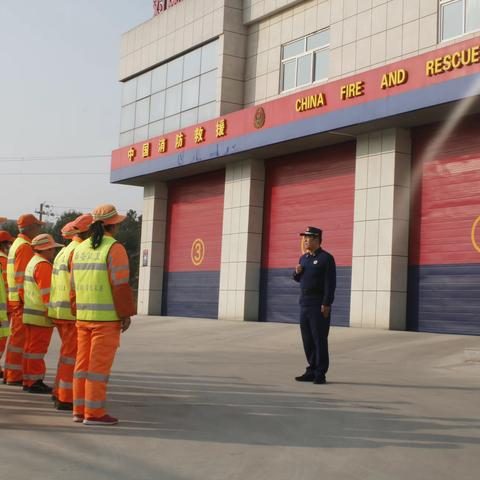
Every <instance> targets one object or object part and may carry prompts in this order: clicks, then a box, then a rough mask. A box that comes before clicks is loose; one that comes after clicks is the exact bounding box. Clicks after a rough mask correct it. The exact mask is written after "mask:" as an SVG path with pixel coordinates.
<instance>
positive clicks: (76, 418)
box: [73, 414, 85, 423]
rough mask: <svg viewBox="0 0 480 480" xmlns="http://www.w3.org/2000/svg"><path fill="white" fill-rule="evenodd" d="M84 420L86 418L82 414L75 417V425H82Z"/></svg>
mask: <svg viewBox="0 0 480 480" xmlns="http://www.w3.org/2000/svg"><path fill="white" fill-rule="evenodd" d="M84 418H85V417H84V416H83V415H81V414H76V415H73V421H74V422H75V423H82V422H83V419H84Z"/></svg>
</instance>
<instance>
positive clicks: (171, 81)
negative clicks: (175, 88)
mask: <svg viewBox="0 0 480 480" xmlns="http://www.w3.org/2000/svg"><path fill="white" fill-rule="evenodd" d="M182 75H183V57H180V58H176V59H175V60H172V61H171V62H169V63H168V64H167V87H171V86H172V85H176V84H177V83H180V82H181V81H182Z"/></svg>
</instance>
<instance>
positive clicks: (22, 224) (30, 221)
mask: <svg viewBox="0 0 480 480" xmlns="http://www.w3.org/2000/svg"><path fill="white" fill-rule="evenodd" d="M35 224H37V225H45V222H42V221H41V220H39V219H38V218H37V217H36V216H35V215H32V214H31V213H27V214H25V215H20V216H19V217H18V220H17V225H18V228H26V227H28V226H30V225H35Z"/></svg>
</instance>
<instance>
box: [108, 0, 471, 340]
mask: <svg viewBox="0 0 480 480" xmlns="http://www.w3.org/2000/svg"><path fill="white" fill-rule="evenodd" d="M154 10H155V11H154V15H153V16H152V18H151V19H150V20H148V21H147V22H145V23H143V24H141V25H139V26H137V27H135V28H134V29H132V30H131V31H129V32H127V33H125V34H124V35H123V38H122V47H121V59H120V73H119V76H120V81H121V82H122V83H123V96H122V105H121V131H120V145H119V148H118V149H117V150H115V151H114V152H113V153H112V164H111V181H112V182H115V183H123V184H129V185H138V186H143V187H144V208H143V225H142V240H141V242H142V243H141V262H140V281H139V300H138V307H139V313H142V314H152V315H153V314H155V315H159V314H162V315H173V316H189V317H207V318H220V319H231V320H249V321H268V322H297V321H298V313H299V306H298V295H299V288H298V284H297V283H295V282H294V281H293V280H292V273H293V270H294V268H295V265H296V264H297V263H298V259H299V256H300V255H301V253H302V252H301V248H302V245H301V239H300V237H299V232H302V231H304V229H305V227H306V226H308V225H312V226H316V227H320V228H322V229H323V232H324V233H323V244H322V246H323V248H324V249H325V250H327V251H329V252H330V253H332V254H333V255H334V257H335V260H336V263H337V291H336V297H335V302H334V304H333V307H332V323H333V324H334V325H343V326H352V327H368V328H371V327H373V328H382V329H396V330H413V331H428V332H445V333H458V334H477V335H478V334H480V224H479V223H480V105H479V101H478V99H479V92H480V1H478V0H440V1H439V0H211V1H201V2H200V1H197V0H177V1H173V0H170V1H169V0H166V1H155V2H154Z"/></svg>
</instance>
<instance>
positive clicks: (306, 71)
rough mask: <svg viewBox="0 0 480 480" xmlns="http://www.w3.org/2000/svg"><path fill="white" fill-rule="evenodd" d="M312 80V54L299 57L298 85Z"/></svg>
mask: <svg viewBox="0 0 480 480" xmlns="http://www.w3.org/2000/svg"><path fill="white" fill-rule="evenodd" d="M311 81H312V54H311V53H309V54H308V55H304V56H303V57H300V58H298V59H297V87H298V86H300V85H306V84H307V83H311Z"/></svg>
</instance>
